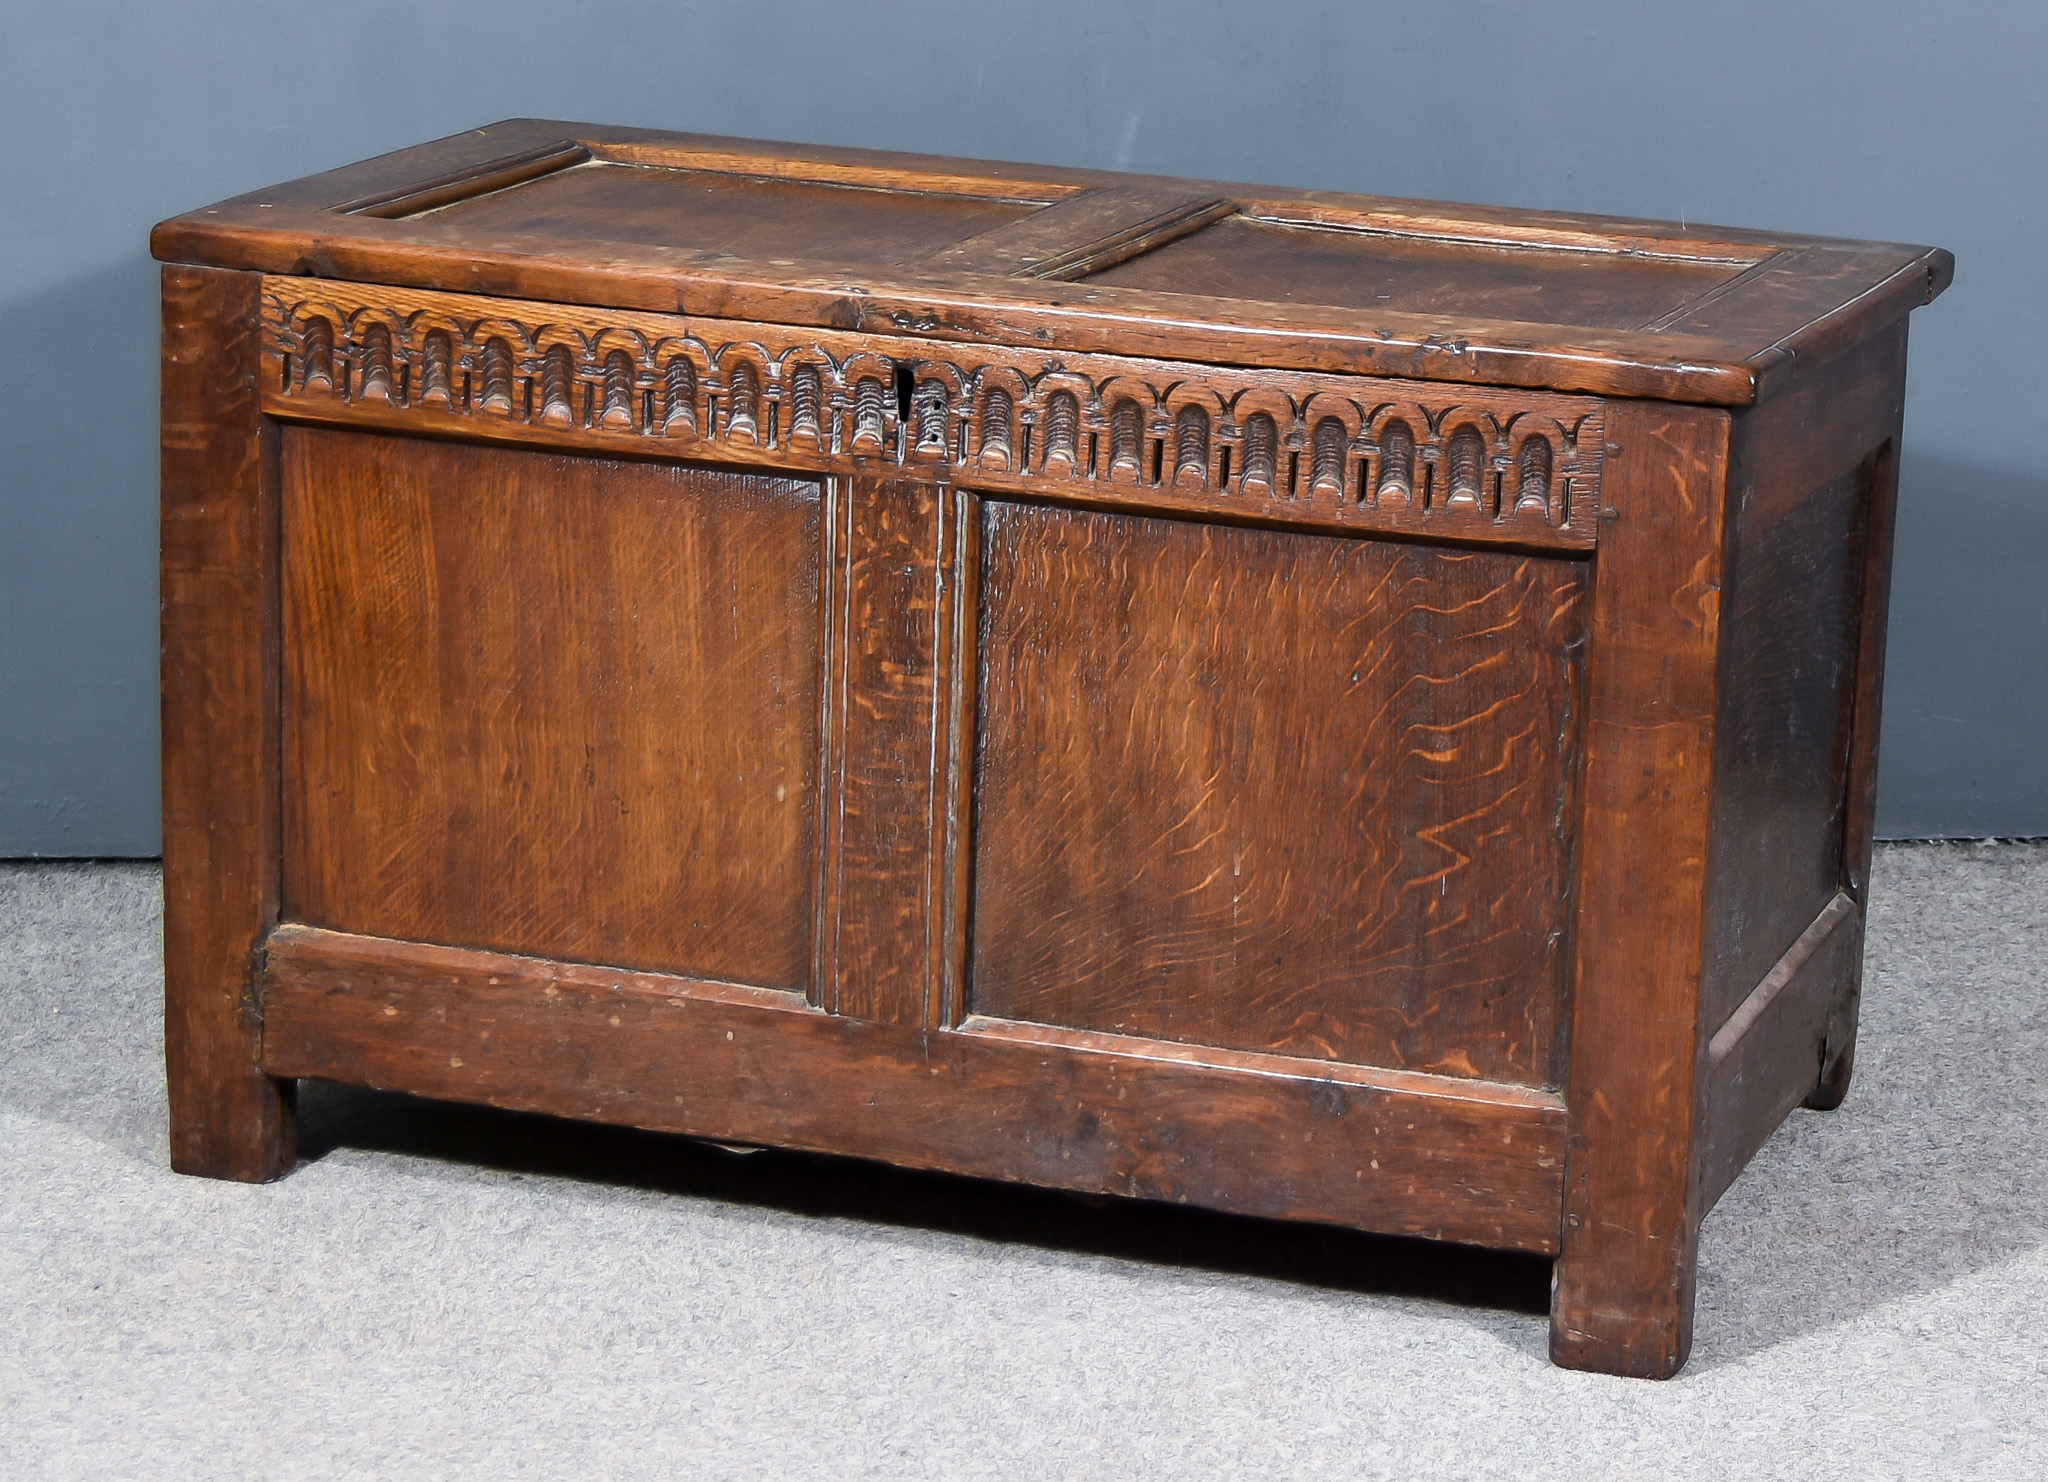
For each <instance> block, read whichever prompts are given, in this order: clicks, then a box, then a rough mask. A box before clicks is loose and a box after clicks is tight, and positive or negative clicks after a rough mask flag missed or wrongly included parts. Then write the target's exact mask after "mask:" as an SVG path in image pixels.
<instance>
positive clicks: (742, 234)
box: [405, 159, 1046, 267]
mask: <svg viewBox="0 0 2048 1482" xmlns="http://www.w3.org/2000/svg"><path fill="white" fill-rule="evenodd" d="M1044 204H1046V203H1045V202H1044V201H1033V200H1000V199H990V198H987V197H978V196H960V195H949V194H941V193H936V192H924V191H909V190H884V189H876V188H872V187H863V186H853V185H838V184H821V183H819V182H816V181H807V180H787V179H783V180H777V179H762V178H757V177H752V176H746V175H731V174H726V173H723V172H721V171H713V170H676V169H664V168H660V167H656V166H650V165H628V164H616V163H613V162H612V161H609V160H602V159H596V160H589V161H586V162H584V163H581V164H577V165H575V166H573V167H571V168H568V169H562V170H556V171H553V172H552V173H549V174H544V175H541V176H539V177H537V178H535V179H531V180H525V181H521V182H519V183H517V184H514V185H512V186H509V187H508V188H506V189H503V190H496V191H492V192H490V193H489V194H487V195H478V196H473V197H471V198H469V199H466V200H458V201H455V202H453V203H451V204H448V205H444V206H439V207H436V208H434V209H431V210H429V211H426V212H420V213H414V214H413V215H411V216H408V217H407V218H405V219H407V220H420V219H423V218H431V219H432V220H433V221H435V222H436V223H447V224H451V225H455V224H459V225H460V226H462V227H464V228H468V229H474V230H477V231H479V232H493V233H497V232H502V233H508V234H516V235H522V236H526V235H532V236H546V237H561V238H580V239H584V240H597V241H610V242H637V243H645V244H647V245H649V246H658V247H679V248H684V249H687V250H690V251H696V252H729V253H731V254H733V255H734V256H736V257H745V258H750V259H754V260H756V261H766V262H773V261H775V260H777V259H782V260H786V261H790V262H795V261H823V262H836V263H848V264H856V265H869V266H875V267H899V266H902V265H904V264H907V263H912V262H916V261H918V260H919V259H922V258H925V257H928V256H930V255H931V254H932V253H934V252H937V251H938V250H940V249H941V248H944V247H949V246H951V245H952V244H954V243H956V242H958V241H960V240H961V239H962V238H965V237H972V236H975V235H977V234H979V233H982V232H986V231H992V230H994V229H995V228H997V227H1000V226H1005V225H1008V224H1009V223H1010V222H1013V221H1016V220H1018V219H1019V218H1021V217H1024V216H1027V215H1029V214H1030V213H1031V212H1033V211H1036V210H1037V209H1038V208H1039V207H1040V206H1042V205H1044Z"/></svg>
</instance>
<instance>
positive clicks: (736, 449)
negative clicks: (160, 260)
mask: <svg viewBox="0 0 2048 1482" xmlns="http://www.w3.org/2000/svg"><path fill="white" fill-rule="evenodd" d="M264 328H265V336H264V339H265V346H264V353H265V356H266V398H267V403H268V405H269V407H270V409H271V410H272V411H273V413H275V414H279V415H286V416H314V417H318V418H322V419H326V420H341V421H348V420H357V419H366V420H371V421H376V422H379V423H380V424H383V425H391V424H392V423H393V421H394V419H395V418H402V419H403V421H404V422H406V423H410V422H412V421H414V420H415V419H418V420H420V422H421V425H422V430H429V429H428V426H427V425H426V424H428V423H431V424H433V430H441V431H449V430H459V428H458V427H457V424H464V425H467V426H468V427H470V428H471V429H473V430H475V431H477V432H479V433H482V434H483V435H485V436H504V435H511V434H513V433H515V432H516V431H517V430H518V429H519V428H521V427H526V428H532V429H538V430H541V431H543V432H544V433H545V434H546V435H547V436H549V437H550V438H553V437H556V436H559V438H560V439H561V440H564V441H567V442H572V443H582V444H589V445H593V446H619V445H621V444H631V445H634V446H636V447H637V448H639V449H640V450H642V451H653V450H654V449H656V448H658V449H659V450H660V451H662V452H665V453H666V452H670V451H671V450H672V451H673V455H674V456H679V457H689V458H700V459H705V460H710V461H728V462H732V461H736V462H742V463H756V464H773V465H779V466H785V467H791V468H828V469H829V468H832V467H836V466H847V465H851V464H853V463H857V462H869V463H873V462H884V463H897V464H907V465H921V466H926V467H929V468H931V470H932V471H933V473H934V474H935V475H938V476H942V477H947V478H949V479H951V480H953V481H955V482H960V483H965V484H969V485H972V486H975V487H983V486H986V487H989V488H991V489H1005V488H1009V489H1020V490H1026V489H1028V490H1032V491H1036V492H1041V493H1045V494H1047V495H1052V496H1057V497H1074V498H1080V499H1085V500H1089V501H1092V502H1101V503H1127V504H1135V505H1139V506H1142V507H1148V508H1159V509H1166V510H1172V509H1179V508H1185V509H1188V510H1190V511H1202V512H1208V513H1215V514H1221V515H1224V516H1226V517H1236V518H1250V519H1258V520H1264V521H1273V522H1277V523H1286V524H1307V525H1314V526H1318V527H1323V528H1340V529H1341V528H1358V529H1380V530H1387V531H1390V532H1393V533H1402V534H1412V535H1420V536H1425V537H1429V536H1440V537H1444V538H1455V539H1460V540H1482V541H1502V542H1509V543H1515V544H1525V545H1534V546H1543V547H1563V548H1573V549H1588V548H1590V547H1591V546H1592V545H1593V544H1594V541H1595V532H1596V529H1597V518H1596V516H1597V512H1598V501H1597V498H1596V497H1595V496H1596V494H1597V490H1598V486H1599V474H1600V460H1601V454H1602V451H1603V448H1604V441H1603V431H1602V427H1603V422H1602V416H1601V404H1600V402H1599V401H1598V400H1597V399H1595V398H1591V397H1576V396H1563V395H1554V394H1550V393H1543V392H1531V391H1516V390H1501V389H1494V388H1468V387H1449V386H1442V385H1434V384H1429V383H1421V382H1408V381H1396V380H1390V379H1386V378H1381V377H1368V376H1336V375H1324V374H1309V373H1291V372H1279V371H1268V370H1235V369H1229V368H1223V367H1212V366H1200V365H1188V364H1181V363H1177V362H1171V361H1150V360H1135V359H1127V358H1124V357H1118V356H1102V355H1089V356H1069V357H1052V356H1046V355H1043V354H1034V353H1033V352H1031V351H1028V350H1010V349H1000V348H988V347H981V346H976V347H972V348H969V347H965V346H962V347H958V349H957V351H955V353H952V354H949V355H946V356H945V358H939V356H938V355H937V354H935V351H939V350H941V349H945V348H950V347H938V346H934V345H933V344H932V343H930V342H928V341H911V340H903V341H897V340H893V339H890V338H888V337H883V336H873V335H855V334H845V333H839V332H835V331H828V330H806V329H800V328H791V327H788V326H778V325H763V324H745V323H739V322H735V321H730V320H695V319H685V318H681V317H678V316H671V315H657V314H645V313H637V312H626V311H612V310H600V309H588V308H579V307H573V306H567V305H541V304H534V303H526V302H517V301H511V300H499V299H488V298H479V297H471V296H468V295H461V294H448V293H429V292H424V291H415V290H409V289H396V288H383V287H375V286H369V285H360V284H340V283H326V282H319V281H314V280H308V279H300V278H286V277H267V278H266V279H265V293H264ZM899 377H901V378H902V379H900V380H899ZM892 387H901V388H902V389H900V390H897V391H893V392H892V390H891V388H892ZM899 396H900V397H903V398H904V400H903V401H902V402H901V403H899V401H898V398H899Z"/></svg>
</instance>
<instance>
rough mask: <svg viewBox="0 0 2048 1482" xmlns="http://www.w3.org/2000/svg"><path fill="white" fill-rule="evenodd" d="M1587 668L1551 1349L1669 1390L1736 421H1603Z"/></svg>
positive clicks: (1681, 1333) (1687, 1289)
mask: <svg viewBox="0 0 2048 1482" xmlns="http://www.w3.org/2000/svg"><path fill="white" fill-rule="evenodd" d="M1608 418H1609V420H1608V434H1607V435H1608V438H1609V442H1610V449H1609V454H1608V470H1609V472H1608V477H1609V480H1610V492H1609V494H1608V503H1609V505H1610V507H1612V508H1613V510H1614V518H1613V519H1612V520H1611V522H1610V523H1609V525H1608V528H1607V529H1606V530H1605V531H1603V533H1602V539H1601V555H1600V559H1599V561H1598V563H1597V564H1596V566H1595V570H1594V579H1593V591H1592V598H1591V619H1590V633H1589V635H1588V636H1589V640H1590V646H1589V651H1588V656H1587V680H1586V687H1587V703H1586V724H1585V745H1584V756H1583V760H1582V763H1581V765H1582V767H1583V783H1582V785H1583V788H1584V803H1583V810H1584V811H1583V814H1582V820H1583V821H1582V824H1581V828H1582V830H1583V831H1582V833H1581V835H1580V843H1579V865H1578V888H1577V892H1576V896H1577V902H1576V903H1577V908H1578V909H1577V919H1576V921H1575V922H1574V923H1573V933H1572V940H1573V952H1574V961H1573V969H1572V980H1571V1057H1570V1070H1569V1072H1568V1075H1567V1078H1566V1082H1565V1101H1566V1105H1567V1106H1569V1107H1570V1109H1571V1130H1570V1141H1569V1144H1568V1149H1567V1153H1566V1179H1565V1205H1564V1250H1563V1254H1562V1255H1561V1256H1560V1258H1559V1260H1558V1264H1557V1279H1556V1283H1555V1286H1554V1288H1553V1294H1552V1299H1551V1326H1550V1356H1551V1358H1552V1360H1553V1361H1554V1362H1556V1363H1558V1364H1560V1365H1563V1366H1564V1367H1567V1368H1582V1369H1596V1370H1599V1371H1600V1372H1602V1373H1609V1374H1633V1375H1638V1376H1642V1377H1646V1378H1668V1377H1669V1376H1670V1375H1672V1374H1675V1373H1677V1372H1678V1369H1679V1367H1680V1366H1681V1365H1682V1364H1684V1362H1685V1358H1686V1354H1687V1352H1688V1351H1689V1349H1690V1348H1691V1345H1692V1309H1693V1276H1694V1262H1695V1259H1696V1256H1697V1242H1698V1236H1699V1218H1700V1214H1701V1207H1700V1204H1699V1200H1698V1188H1697V1184H1696V1181H1695V1170H1694V1160H1693V1148H1694V1139H1695V1135H1696V1129H1697V1128H1698V1126H1699V1124H1700V1119H1701V1104H1700V1102H1701V1091H1700V1084H1699V1067H1700V1060H1701V1058H1702V1056H1703V1054H1704V1052H1705V1042H1706V1034H1705V1032H1703V1030H1702V1028H1701V1024H1700V1011H1699V997H1700V976H1701V971H1702V966H1703V960H1704V958H1705V956H1706V941H1705V923H1704V920H1703V917H1702V909H1701V898H1702V895H1703V893H1704V889H1705V884H1706V874H1707V854H1708V844H1709V832H1710V831H1709V819H1710V817H1711V812H1712V799H1713V758H1714V740H1715V737H1714V721H1715V710H1716V701H1717V691H1716V686H1715V679H1716V673H1717V661H1718V657H1719V651H1720V642H1721V616H1722V614H1721V593H1722V583H1723V580H1724V560H1725V551H1724V539H1725V532H1726V525H1727V521H1726V497H1727V496H1726V480H1727V473H1728V441H1729V423H1728V418H1727V415H1726V414H1725V413H1721V412H1715V411H1710V410H1706V409H1702V408H1696V407H1674V406H1659V405H1654V404H1648V403H1618V404H1614V405H1611V406H1610V407H1609V410H1608Z"/></svg>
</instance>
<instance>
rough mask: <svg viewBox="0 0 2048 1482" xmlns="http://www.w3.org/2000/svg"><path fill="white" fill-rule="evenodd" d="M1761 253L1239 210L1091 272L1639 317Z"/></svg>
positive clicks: (1334, 301) (1256, 296) (1594, 325)
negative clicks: (1490, 237)
mask: <svg viewBox="0 0 2048 1482" xmlns="http://www.w3.org/2000/svg"><path fill="white" fill-rule="evenodd" d="M1763 255H1765V254H1759V255H1758V257H1754V258H1746V259H1736V260H1729V259H1725V258H1719V259H1717V258H1691V257H1652V256H1646V255H1639V254H1633V253H1626V252H1595V251H1556V250H1545V249H1543V248H1537V247H1526V246H1519V245H1508V244H1501V243H1487V242H1447V241H1444V240H1442V239H1441V238H1419V237H1409V236H1399V235H1395V234H1393V233H1389V232H1366V231H1346V230H1342V229H1335V228H1330V227H1314V226H1301V225H1295V224H1292V223H1285V222H1277V221H1267V220H1261V219H1259V218H1256V217H1252V216H1232V217H1228V218H1226V219H1224V220H1222V221H1218V222H1215V223H1214V224H1212V225H1210V226H1208V227H1205V228H1204V229H1202V230H1201V231H1198V232H1195V233H1193V234H1192V235H1189V236H1184V237H1181V238H1180V239H1179V240H1178V241H1173V242H1168V243H1166V244H1165V245H1163V246H1160V247H1157V248H1154V249H1153V250H1152V251H1150V252H1147V253H1145V254H1144V255H1143V256H1140V257H1134V258H1132V259H1130V260H1129V261H1127V262H1123V263H1119V264H1117V265H1115V266H1113V267H1110V268H1107V269H1105V270H1104V271H1102V272H1100V273H1096V274H1094V275H1093V276H1091V277H1090V278H1089V280H1088V281H1089V282H1091V283H1100V284H1113V285H1115V286H1116V287H1119V288H1137V289H1146V290H1149V291H1151V292H1154V293H1162V292H1164V293H1195V294H1209V295H1213V296H1215V297H1218V298H1239V299H1252V300H1256V301H1258V302H1262V303H1286V304H1314V305H1320V306H1324V307H1328V308H1336V309H1358V310H1363V311H1366V312H1372V311H1379V312H1382V313H1389V314H1435V315H1441V316H1444V317H1446V318H1455V317H1457V316H1460V315H1465V316H1475V315H1476V316H1481V317H1484V318H1487V319H1494V320H1502V319H1505V320H1515V321H1520V322H1523V323H1529V324H1569V325H1577V326H1581V327H1584V328H1587V329H1611V330H1621V329H1643V328H1646V327H1648V326H1649V325H1650V324H1652V322H1653V321H1656V320H1658V319H1660V318H1663V317H1664V316H1667V315H1669V314H1670V313H1672V312H1673V311H1674V310H1676V309H1679V308H1681V307H1682V306H1683V305H1685V304H1687V303H1689V302H1690V301H1692V300H1694V299H1696V298H1699V297H1700V296H1702V295H1704V294H1708V293H1711V292H1713V291H1714V290H1715V289H1717V288H1719V287H1720V286H1721V285H1722V284H1724V283H1727V282H1729V281H1730V280H1731V279H1733V278H1735V277H1737V276H1738V275H1740V274H1741V273H1743V272H1744V271H1746V270H1747V269H1748V268H1750V267H1751V266H1753V265H1754V263H1755V262H1756V261H1758V260H1760V258H1761V257H1762V256H1763Z"/></svg>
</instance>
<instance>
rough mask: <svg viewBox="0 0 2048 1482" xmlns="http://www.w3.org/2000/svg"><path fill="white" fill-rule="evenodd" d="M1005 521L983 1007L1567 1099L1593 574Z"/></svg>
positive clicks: (987, 726) (985, 709)
mask: <svg viewBox="0 0 2048 1482" xmlns="http://www.w3.org/2000/svg"><path fill="white" fill-rule="evenodd" d="M983 508H984V515H983V526H982V541H981V546H982V549H981V560H982V570H983V578H982V590H981V614H982V616H981V632H980V639H979V643H980V659H979V672H980V678H979V694H980V721H979V754H978V759H977V767H978V770H977V774H976V816H975V840H976V843H975V848H976V856H975V857H976V869H975V881H976V886H975V914H974V926H973V944H974V945H973V959H972V969H971V972H972V985H971V992H970V1002H971V1004H972V1007H973V1009H974V1011H975V1012H977V1013H982V1014H989V1015H996V1016H1002V1017H1008V1018H1017V1019H1029V1020H1035V1021H1038V1022H1041V1023H1047V1024H1060V1025H1068V1026H1074V1027H1080V1028H1090V1029H1100V1030H1108V1031H1115V1032H1117V1033H1124V1034H1137V1035H1150V1036H1156V1037H1158V1038H1162V1039H1170V1040H1188V1041H1198V1042H1202V1043H1208V1044H1218V1045H1229V1046H1235V1047H1238V1048H1242V1049H1248V1050H1270V1051H1282V1052H1285V1053H1288V1054H1295V1055H1305V1056H1314V1057H1318V1058H1324V1059H1331V1060H1344V1061H1352V1062H1357V1063H1365V1064H1373V1065H1384V1066H1397V1067H1403V1068H1407V1069H1414V1070H1426V1071H1433V1072H1440V1073H1444V1074H1451V1075H1464V1076H1473V1077H1479V1078H1484V1079H1491V1080H1501V1081H1514V1082H1519V1083H1523V1084H1529V1085H1554V1084H1556V1083H1557V1079H1558V1074H1559V1069H1560V1067H1559V1064H1558V1059H1557V1050H1558V1046H1559V1042H1560V1041H1559V1029H1560V1025H1559V1018H1560V1013H1561V1003H1562V989H1563V945H1562V927H1563V913H1564V899H1565V893H1566V884H1567V869H1568V863H1567V862H1568V859H1569V846H1568V840H1567V839H1566V837H1565V830H1564V826H1563V819H1564V815H1565V801H1566V780H1567V770H1568V761H1569V758H1570V756H1571V755H1572V752H1573V750H1574V746H1575V741H1576V738H1575V735H1574V726H1575V720H1576V707H1577V704H1578V696H1577V693H1576V690H1577V683H1576V678H1575V662H1576V658H1577V654H1578V650H1579V646H1580V644H1581V642H1582V641H1583V620H1582V616H1581V612H1582V609H1581V605H1580V592H1581V589H1582V585H1583V576H1584V568H1583V567H1582V566H1581V565H1580V564H1578V563H1576V562H1569V561H1554V560H1544V559H1540V558H1534V557H1519V556H1506V555H1499V554H1492V553H1481V552H1471V553H1463V554H1459V553H1452V552H1445V551H1430V550H1425V549H1421V548H1417V547H1408V546H1399V545H1389V544H1382V543H1377V542H1368V541H1347V540H1337V539H1329V538H1323V537H1315V536H1305V535H1299V534H1283V533H1278V532H1272V531H1261V530H1244V529H1234V528H1229V527H1218V526H1211V525H1202V524H1196V523H1192V522H1181V521H1169V520H1149V519H1132V518H1128V517H1124V516H1118V515H1110V514H1103V513H1095V512H1083V511H1070V510H1064V509H1058V508H1047V507H1040V506H1034V505H1024V504H1013V503H1007V502H999V501H993V500H991V501H988V502H987V503H985V504H984V507H983Z"/></svg>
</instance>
